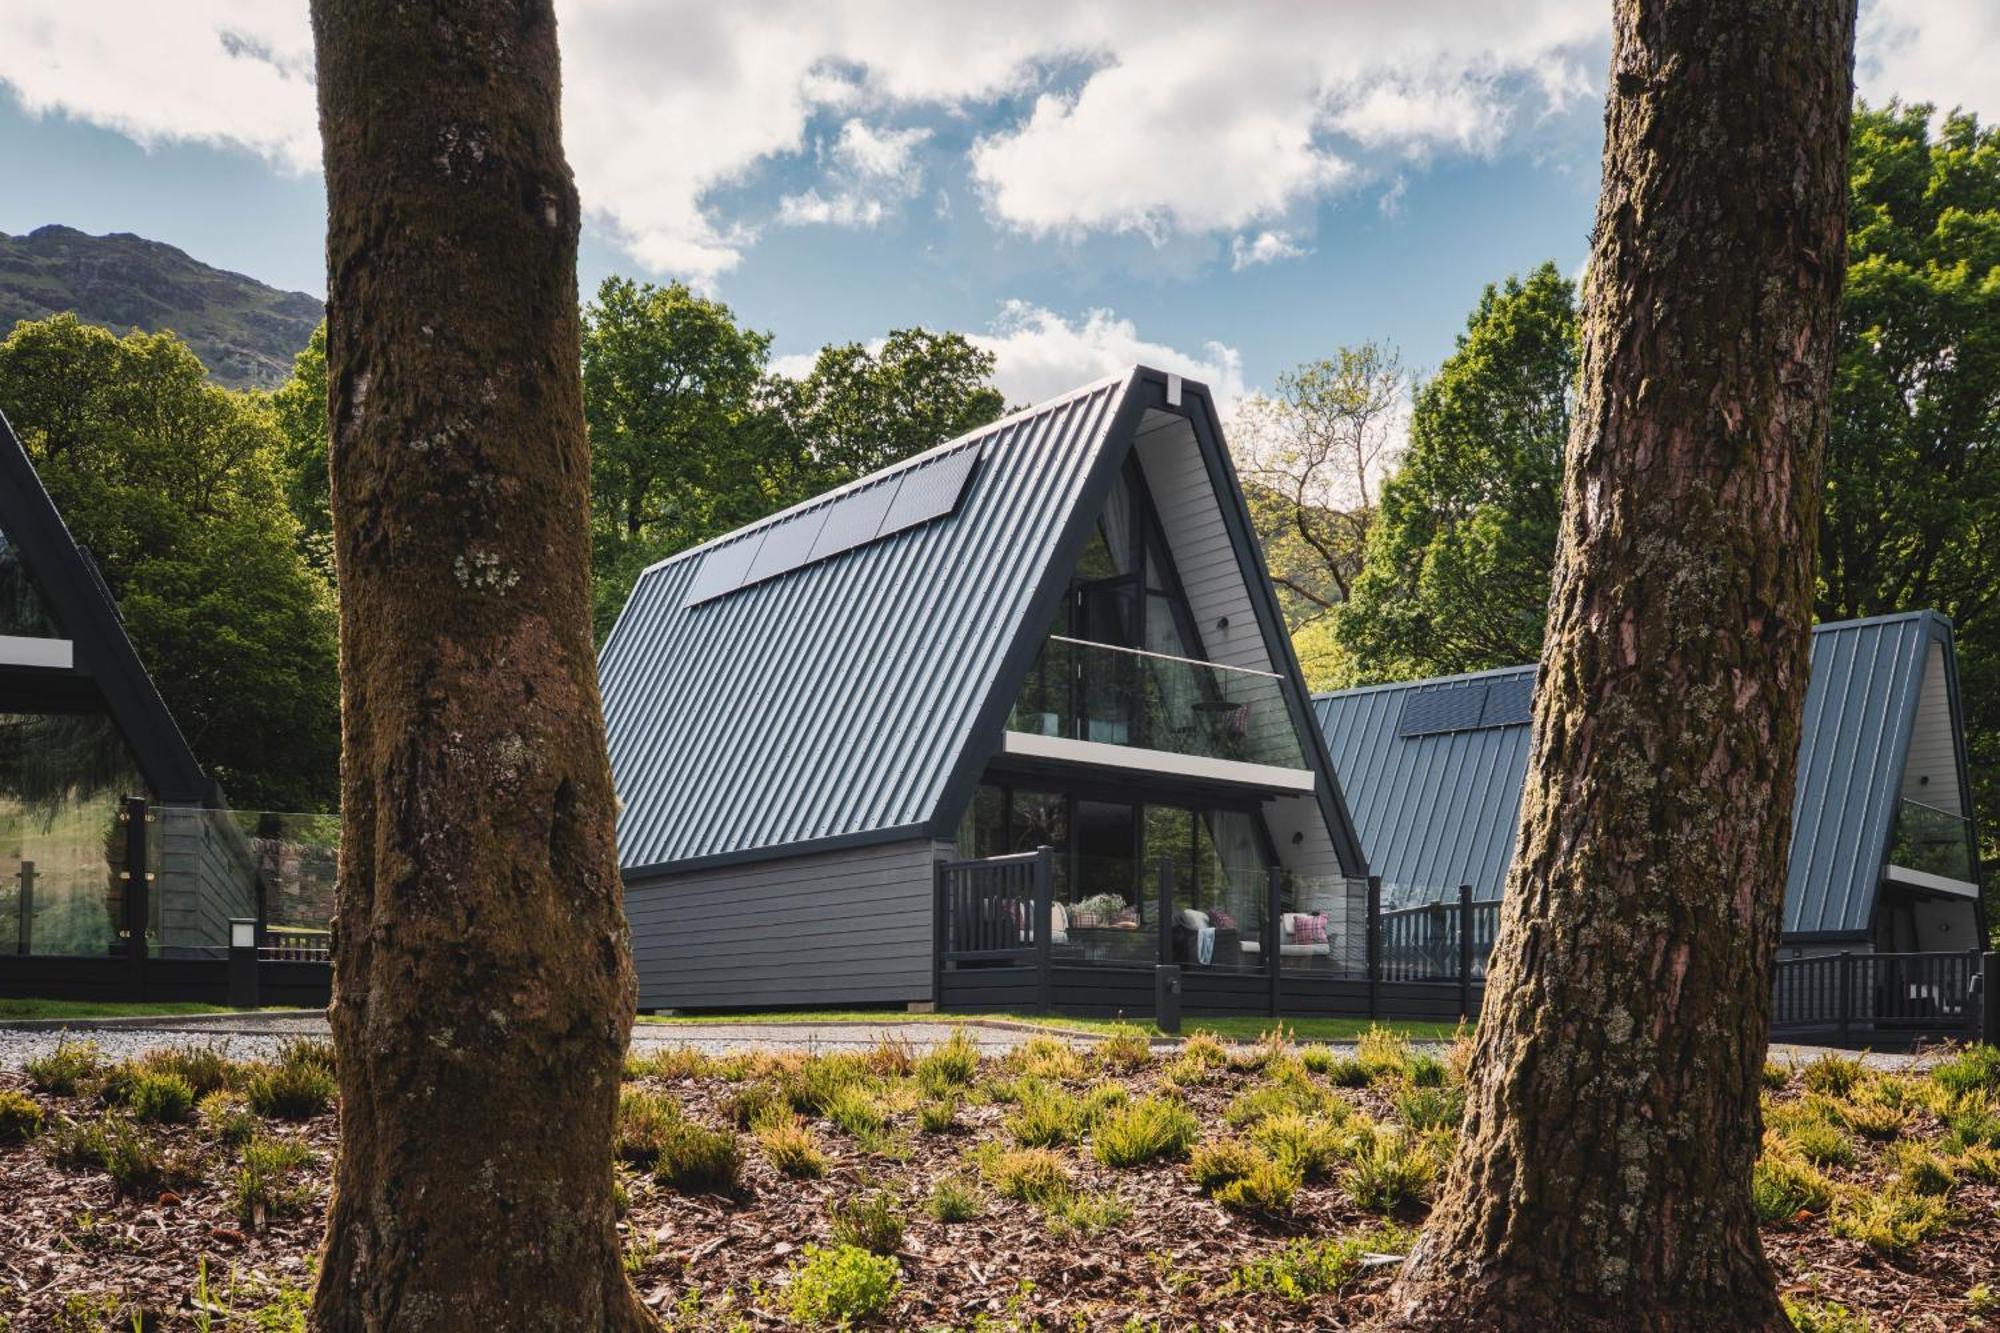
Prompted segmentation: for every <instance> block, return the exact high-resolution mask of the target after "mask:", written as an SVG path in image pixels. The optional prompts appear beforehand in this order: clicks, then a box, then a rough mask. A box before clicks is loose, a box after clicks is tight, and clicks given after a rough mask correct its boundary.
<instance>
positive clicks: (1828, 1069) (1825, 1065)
mask: <svg viewBox="0 0 2000 1333" xmlns="http://www.w3.org/2000/svg"><path fill="white" fill-rule="evenodd" d="M1867 1074H1868V1066H1866V1065H1864V1064H1862V1063H1861V1061H1859V1060H1857V1059H1855V1058H1854V1057H1853V1056H1849V1055H1833V1054H1831V1053H1829V1054H1826V1055H1822V1056H1820V1057H1819V1058H1818V1059H1817V1060H1814V1061H1812V1062H1811V1063H1810V1064H1808V1065H1806V1066H1805V1067H1804V1068H1803V1069H1801V1070H1799V1081H1800V1082H1801V1083H1803V1084H1805V1085H1806V1088H1807V1090H1808V1091H1811V1092H1818V1093H1823V1094H1825V1095H1826V1096H1828V1097H1845V1096H1846V1095H1847V1094H1848V1093H1849V1092H1852V1091H1853V1090H1854V1085H1855V1084H1857V1083H1859V1082H1860V1081H1861V1080H1862V1079H1863V1078H1865V1077H1867Z"/></svg>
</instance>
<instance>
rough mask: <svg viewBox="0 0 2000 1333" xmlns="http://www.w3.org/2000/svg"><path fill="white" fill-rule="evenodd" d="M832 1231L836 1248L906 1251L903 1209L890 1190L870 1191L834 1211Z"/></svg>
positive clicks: (840, 1205)
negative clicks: (850, 1247) (840, 1246)
mask: <svg viewBox="0 0 2000 1333" xmlns="http://www.w3.org/2000/svg"><path fill="white" fill-rule="evenodd" d="M832 1230H833V1241H834V1244H836V1245H855V1246H859V1247H860V1248H862V1249H864V1250H867V1251H869V1252H871V1253H874V1254H894V1253H895V1252H896V1251H897V1250H900V1249H902V1248H903V1209H902V1207H901V1205H899V1204H898V1203H897V1202H896V1199H895V1196H894V1195H892V1194H890V1193H889V1192H888V1191H887V1190H871V1191H869V1192H868V1193H866V1194H862V1195H857V1196H855V1197H854V1198H851V1199H848V1200H846V1201H845V1202H844V1203H841V1204H839V1205H837V1206H836V1207H835V1208H834V1210H833V1226H832Z"/></svg>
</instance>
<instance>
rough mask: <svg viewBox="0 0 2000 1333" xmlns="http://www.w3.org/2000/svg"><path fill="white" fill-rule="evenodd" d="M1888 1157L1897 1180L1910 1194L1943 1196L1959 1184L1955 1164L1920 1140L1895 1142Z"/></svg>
mask: <svg viewBox="0 0 2000 1333" xmlns="http://www.w3.org/2000/svg"><path fill="white" fill-rule="evenodd" d="M1890 1161H1891V1163H1892V1164H1893V1165H1894V1167H1895V1171H1896V1184H1897V1185H1900V1186H1901V1187H1902V1188H1904V1189H1906V1190H1908V1191H1909V1192H1910V1193H1912V1194H1924V1195H1930V1196H1934V1197H1936V1198H1943V1197H1944V1196H1946V1195H1948V1194H1950V1193H1951V1191H1952V1189H1953V1187H1954V1186H1956V1185H1957V1184H1958V1168H1957V1167H1956V1166H1955V1165H1954V1164H1953V1163H1952V1162H1949V1161H1947V1160H1945V1159H1944V1158H1942V1157H1940V1156H1938V1155H1937V1154H1936V1153H1935V1152H1933V1151H1931V1150H1930V1149H1929V1148H1926V1147H1925V1146H1924V1145H1922V1144H1921V1143H1903V1144H1898V1145H1897V1147H1896V1150H1895V1152H1894V1153H1893V1154H1892V1156H1891V1158H1890Z"/></svg>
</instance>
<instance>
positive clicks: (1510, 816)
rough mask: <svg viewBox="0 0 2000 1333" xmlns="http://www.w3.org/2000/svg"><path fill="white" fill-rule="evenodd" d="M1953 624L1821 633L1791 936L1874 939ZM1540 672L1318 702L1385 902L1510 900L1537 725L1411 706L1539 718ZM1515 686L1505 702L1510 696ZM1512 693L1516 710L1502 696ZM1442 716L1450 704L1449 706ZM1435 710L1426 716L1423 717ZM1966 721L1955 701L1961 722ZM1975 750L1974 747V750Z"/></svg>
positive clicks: (1802, 760)
mask: <svg viewBox="0 0 2000 1333" xmlns="http://www.w3.org/2000/svg"><path fill="white" fill-rule="evenodd" d="M1934 641H1935V642H1942V643H1943V644H1944V645H1945V648H1946V657H1947V661H1949V660H1950V622H1949V621H1947V620H1946V619H1945V618H1944V617H1942V616H1940V615H1938V614H1936V613H1935V612H1930V611H1916V612H1909V613H1906V614H1901V615H1893V616H1877V617H1873V618H1871V619H1867V620H1852V621H1840V622H1835V623H1830V624H1825V625H1820V626H1817V627H1816V628H1815V629H1814V631H1813V640H1812V671H1811V674H1810V677H1809V678H1808V681H1807V687H1806V700H1805V707H1804V716H1803V720H1802V726H1801V731H1800V739H1799V759H1798V778H1797V785H1796V787H1795V789H1794V794H1793V801H1792V847H1791V860H1790V869H1789V872H1788V876H1787V880H1786V885H1785V917H1784V922H1785V925H1784V929H1785V935H1786V937H1787V938H1788V939H1801V940H1803V939H1815V938H1822V939H1843V940H1851V939H1861V938H1865V937H1866V936H1867V934H1868V931H1869V930H1870V928H1871V924H1872V921H1873V914H1874V908H1875V892H1876V888H1877V887H1878V881H1879V878H1880V874H1881V867H1882V863H1883V859H1884V856H1885V855H1886V850H1887V847H1888V841H1889V837H1890V833H1891V831H1892V829H1893V827H1894V824H1895V818H1896V813H1897V808H1898V796H1899V791H1900V782H1901V778H1902V772H1903V766H1904V761H1905V758H1906V755H1907V752H1908V748H1909V743H1910V735H1911V730H1912V728H1913V726H1914V723H1915V714H1916V707H1917V702H1918V699H1919V697H1920V695H1921V693H1922V687H1923V673H1924V670H1925V662H1926V660H1927V659H1926V654H1927V651H1928V648H1929V645H1930V644H1931V643H1932V642H1934ZM1534 674H1535V669H1534V668H1533V667H1526V666H1524V667H1508V668H1503V669H1500V670H1496V671H1487V672H1479V673H1475V674H1474V675H1472V676H1460V677H1444V678H1440V679H1435V680H1422V681H1410V682H1404V683H1401V684H1394V685H1377V686H1365V687H1362V688H1360V689H1354V690H1341V691H1336V692H1334V693H1332V694H1324V695H1321V696H1319V697H1318V698H1317V699H1316V700H1315V701H1314V704H1315V708H1316V709H1317V711H1318V714H1319V721H1320V726H1321V729H1322V730H1323V731H1324V733H1325V736H1326V742H1327V748H1328V750H1329V752H1330V753H1331V754H1332V756H1333V766H1334V770H1335V772H1336V773H1338V774H1339V776H1340V784H1341V789H1342V791H1343V792H1344V793H1345V794H1346V796H1347V800H1348V804H1349V808H1350V809H1351V810H1352V812H1353V815H1354V822H1355V825H1356V827H1357V829H1358V830H1359V831H1360V835H1361V840H1362V846H1363V848H1364V849H1365V850H1366V852H1367V854H1368V860H1369V864H1370V866H1371V868H1372V869H1373V870H1374V871H1375V872H1376V873H1377V874H1379V875H1381V876H1382V879H1383V884H1384V892H1385V897H1388V898H1389V899H1390V900H1391V901H1395V902H1399V903H1401V902H1411V901H1427V900H1432V899H1436V898H1439V897H1443V896H1447V895H1448V894H1450V893H1451V892H1452V891H1453V890H1454V889H1455V887H1456V886H1457V885H1458V884H1461V883H1463V884H1470V885H1472V887H1473V892H1474V893H1475V895H1477V896H1479V897H1482V898H1484V897H1496V896H1498V895H1499V894H1500V892H1501V890H1502V889H1503V888H1504V887H1505V885H1506V878H1507V871H1508V868H1509V865H1510V864H1511V862H1512V860H1513V855H1514V837H1515V826H1516V824H1517V823H1518V822H1519V818H1520V803H1521V788H1522V784H1523V783H1524V782H1525V781H1526V776H1527V759H1528V746H1529V737H1530V732H1529V728H1528V727H1527V726H1526V725H1514V726H1508V725H1486V726H1484V727H1482V728H1481V729H1478V730H1461V731H1450V732H1442V733H1437V734H1425V735H1407V734H1405V735H1399V734H1398V731H1399V729H1401V730H1407V729H1406V728H1402V726H1401V724H1402V720H1403V718H1404V716H1405V714H1406V712H1407V711H1408V709H1409V707H1410V705H1411V704H1412V703H1414V702H1415V701H1417V700H1420V699H1422V698H1424V697H1425V696H1428V695H1436V694H1440V693H1443V692H1447V691H1465V692H1466V694H1467V695H1469V694H1471V693H1473V692H1474V691H1472V690H1470V689H1468V687H1469V686H1479V687H1483V689H1484V690H1485V697H1486V699H1487V704H1486V706H1485V709H1484V711H1483V712H1482V714H1481V719H1482V721H1484V720H1485V719H1486V718H1488V717H1493V716H1501V715H1512V716H1516V717H1521V718H1523V720H1524V721H1525V717H1526V712H1527V710H1526V706H1525V701H1526V699H1527V698H1528V697H1530V696H1531V695H1532V689H1533V680H1534ZM1503 692H1504V695H1503ZM1500 697H1504V698H1506V700H1507V702H1505V703H1504V704H1502V705H1501V707H1502V708H1504V709H1505V710H1506V712H1505V714H1496V712H1495V706H1494V703H1493V700H1494V699H1495V698H1500ZM1435 707H1436V708H1437V709H1440V710H1442V709H1443V708H1444V705H1436V706H1435ZM1427 711H1429V709H1428V707H1420V708H1419V712H1418V716H1420V717H1421V716H1423V715H1424V714H1425V712H1427ZM1959 725H1961V723H1960V720H1959V717H1958V713H1957V704H1956V700H1955V699H1954V702H1953V726H1954V728H1957V727H1958V726H1959ZM1960 750H1961V752H1962V750H1963V746H1962V745H1961V746H1960Z"/></svg>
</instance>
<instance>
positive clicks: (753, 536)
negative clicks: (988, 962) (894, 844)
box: [598, 377, 1136, 876]
mask: <svg viewBox="0 0 2000 1333" xmlns="http://www.w3.org/2000/svg"><path fill="white" fill-rule="evenodd" d="M1135 382H1136V377H1126V378H1122V379H1118V380H1107V381H1103V382H1100V383H1098V384H1095V385H1091V386H1088V387H1086V388H1085V389H1082V390H1079V391H1078V392H1076V393H1074V394H1071V395H1069V396H1067V397H1065V398H1062V399H1059V400H1056V401H1054V402H1052V403H1049V404H1045V405H1043V406H1042V407H1039V408H1036V409H1034V410H1032V411H1029V412H1025V413H1020V414H1017V415H1015V416H1013V417H1009V418H1006V419H1004V420H1003V421H1000V422H997V423H995V424H994V425H992V426H990V427H987V428H985V429H983V430H981V431H979V432H975V433H974V434H973V435H971V436H968V437H966V438H965V439H963V440H960V441H957V442H954V443H953V444H951V445H947V446H941V447H940V448H939V449H938V450H936V451H933V453H932V454H930V455H926V456H924V457H923V458H920V459H918V460H916V461H915V462H914V463H911V464H907V465H904V466H903V468H902V469H899V470H894V471H891V472H889V473H888V474H887V477H888V478H894V477H896V476H897V475H899V472H900V471H906V470H908V469H911V468H916V467H923V468H936V469H939V470H940V472H939V476H940V478H941V480H940V482H939V487H938V488H931V489H936V494H933V495H931V496H930V498H929V499H928V500H927V501H926V504H928V505H930V506H931V507H932V508H935V507H936V506H938V505H942V504H948V503H949V502H951V501H956V503H957V506H958V508H957V510H956V512H955V513H951V514H950V515H949V516H947V517H938V518H935V521H930V522H925V523H922V524H920V525H919V526H915V527H911V528H907V529H906V530H904V531H901V532H897V533H894V534H893V535H884V536H881V537H879V538H878V539H876V540H873V541H869V542H866V543H864V544H862V545H858V546H855V547H853V548H852V549H849V550H845V551H842V552H839V553H837V554H834V555H831V556H829V557H828V558H825V559H822V560H817V561H813V562H811V563H807V564H805V565H803V566H801V567H798V568H794V569H792V570H790V571H789V572H786V573H783V574H780V575H778V576H776V577H773V578H770V579H768V580H766V581H764V582H761V583H753V584H751V585H750V586H746V587H741V588H739V589H738V590H736V591H733V592H730V593H728V594H727V595H724V596H719V597H716V598H715V599H713V600H711V601H706V602H702V603H700V604H698V605H687V604H686V603H687V601H688V598H689V589H690V586H691V585H692V584H693V582H694V580H695V578H696V577H697V571H704V572H705V571H706V569H707V567H708V565H709V563H710V562H712V561H713V560H715V558H716V557H717V556H718V555H719V554H721V553H723V552H726V551H730V550H733V549H734V548H736V547H739V546H745V545H748V544H749V543H750V542H751V541H756V540H759V539H760V538H759V536H758V534H760V533H762V532H764V531H765V530H766V529H768V528H771V527H773V526H775V525H779V524H782V523H784V522H786V521H789V520H788V519H787V517H786V516H783V515H781V516H779V517H778V518H777V519H774V520H771V521H767V523H765V524H764V525H761V526H760V527H759V528H756V529H752V530H751V532H750V534H748V536H747V537H746V536H736V537H732V538H725V539H722V540H721V541H719V542H717V543H713V544H711V545H709V546H707V547H703V548H699V549H697V550H696V551H692V552H688V553H686V554H684V555H681V556H677V557H674V558H673V559H670V560H667V561H664V562H662V563H661V564H659V565H656V566H654V567H652V568H651V569H649V570H647V571H646V572H645V573H644V574H643V575H642V576H641V577H640V579H639V582H638V585H637V586H636V587H635V588H634V590H633V592H632V596H631V599H630V600H629V601H628V603H627V605H626V607H625V610H624V612H623V613H622V614H621V615H620V617H619V620H618V623H617V625H616V626H615V627H614V629H613V631H612V633H611V635H610V637H609V639H608V640H607V641H606V643H605V645H604V648H603V651H602V652H601V654H600V655H599V660H598V675H599V682H600V685H601V687H602V690H603V695H604V709H605V721H606V725H607V730H608V733H609V736H608V739H609V746H610V751H611V762H612V770H613V773H614V776H615V778H616V781H617V787H618V794H619V798H620V801H621V806H622V809H621V812H620V816H619V822H618V850H619V859H620V864H621V865H622V866H624V867H625V868H626V870H627V872H628V876H629V875H632V874H634V873H635V868H640V867H646V868H652V867H657V868H660V869H662V870H678V869H682V868H686V867H690V866H693V865H703V864H706V865H712V866H720V865H721V864H723V863H725V862H728V861H730V860H732V859H741V858H745V857H749V856H752V855H756V854H760V853H763V854H769V853H771V852H773V851H774V849H778V848H791V847H795V846H798V845H800V844H814V843H819V844H826V843H834V844H836V845H838V844H839V843H841V842H853V841H858V840H862V839H866V838H870V837H878V836H883V835H884V834H885V832H887V831H890V830H897V829H905V828H911V827H917V826H923V825H927V824H928V823H929V822H930V821H931V820H932V819H933V818H934V817H935V815H936V813H937V810H938V807H939V806H940V804H941V801H942V797H943V793H944V790H945V787H946V785H947V783H948V782H949V780H950V778H951V776H952V774H953V772H954V769H955V766H956V765H957V762H958V760H959V758H960V754H961V751H963V750H964V748H965V747H966V746H967V745H968V743H969V741H970V739H971V737H972V735H973V734H974V732H975V731H976V730H977V728H976V725H975V724H976V722H977V721H978V719H979V718H980V712H981V708H982V706H984V705H986V704H987V702H988V699H989V696H991V695H992V694H993V693H994V690H995V688H996V683H997V681H998V678H999V675H1000V672H1001V667H1002V664H1003V661H1004V660H1005V658H1006V655H1007V652H1008V650H1009V647H1010V646H1011V645H1013V644H1015V643H1016V642H1017V640H1019V639H1020V638H1021V636H1022V635H1023V634H1024V633H1029V632H1033V633H1038V632H1039V631H1040V629H1041V626H1032V627H1030V626H1028V625H1027V624H1026V620H1027V617H1028V612H1029V609H1030V605H1031V603H1032V602H1033V600H1034V597H1035V594H1036V592H1037V590H1038V589H1039V588H1040V587H1041V585H1042V583H1043V581H1044V578H1045V576H1046V574H1047V571H1048V569H1049V566H1050V565H1051V563H1052V561H1053V558H1054V552H1055V548H1056V546H1057V544H1058V542H1059V540H1060V538H1061V536H1062V535H1063V532H1064V527H1065V524H1066V522H1067V521H1068V520H1069V519H1070V517H1071V515H1072V512H1073V511H1074V510H1075V509H1076V508H1077V506H1078V503H1079V500H1080V497H1081V495H1082V492H1083V489H1084V486H1085V483H1086V481H1087V479H1089V478H1090V476H1091V475H1092V466H1093V464H1094V463H1095V462H1096V461H1097V459H1098V457H1099V456H1100V453H1101V452H1102V449H1103V447H1104V445H1105V442H1106V439H1107V436H1108V433H1109V428H1110V424H1111V422H1112V420H1113V418H1114V416H1115V414H1116V413H1117V411H1118V409H1119V406H1120V404H1121V403H1122V402H1124V401H1125V398H1126V396H1127V395H1128V393H1129V392H1130V390H1131V386H1132V385H1133V383H1135ZM974 454H977V455H978V457H979V460H980V461H979V463H978V466H977V468H976V470H974V474H973V476H972V480H971V482H970V485H969V489H965V490H964V493H963V495H962V496H961V495H959V494H958V493H956V492H954V491H952V490H951V487H950V486H949V485H946V484H944V483H945V482H948V481H949V477H948V476H947V475H946V474H947V473H948V472H949V470H950V467H951V466H954V465H952V464H951V460H952V459H954V458H956V457H958V456H960V455H964V456H965V457H966V458H967V459H968V460H969V459H970V457H971V456H972V455H974ZM966 466H967V467H970V463H969V461H968V462H967V464H966ZM959 483H960V485H964V484H965V480H964V477H963V476H961V477H960V478H959ZM886 484H887V481H886V480H885V479H884V478H874V479H865V480H864V481H862V482H858V483H855V484H854V485H853V486H851V487H849V488H847V489H845V490H843V491H840V492H836V493H835V494H834V495H832V496H830V497H827V498H825V499H822V500H819V501H815V502H812V505H811V506H808V507H809V508H824V507H829V506H833V507H837V506H839V505H842V504H845V503H848V502H849V501H850V500H851V499H852V498H853V497H854V496H856V495H859V494H862V493H864V492H866V491H868V490H870V489H873V488H880V487H882V486H884V485H886ZM913 503H914V502H913ZM919 508H922V506H919ZM891 509H892V510H893V504H892V505H891ZM912 512H915V511H912ZM831 521H832V520H831V519H828V520H827V523H828V524H830V523H831ZM893 521H897V520H896V515H895V514H894V513H893V512H886V513H885V515H884V518H883V523H884V526H885V531H886V527H887V525H888V524H890V523H891V522H893ZM818 531H819V532H820V533H822V534H823V533H825V532H826V531H827V528H826V527H825V526H822V527H821V528H819V529H818ZM752 558H754V557H752ZM749 568H750V566H749V565H748V564H747V563H746V564H745V565H744V570H745V572H747V571H748V570H749ZM704 582H706V579H705V578H704Z"/></svg>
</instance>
